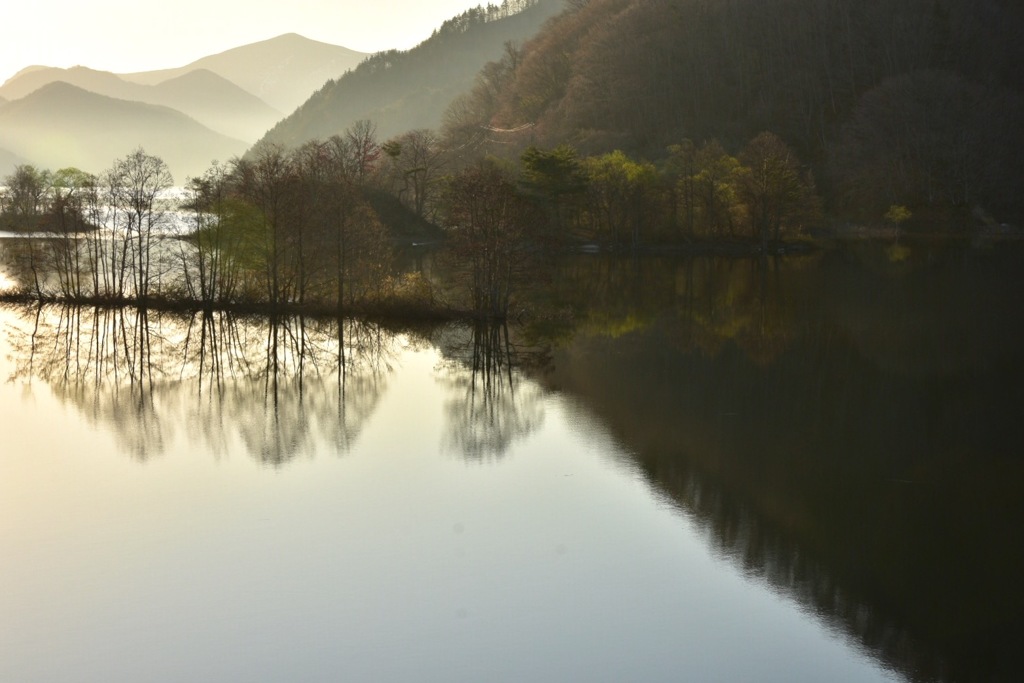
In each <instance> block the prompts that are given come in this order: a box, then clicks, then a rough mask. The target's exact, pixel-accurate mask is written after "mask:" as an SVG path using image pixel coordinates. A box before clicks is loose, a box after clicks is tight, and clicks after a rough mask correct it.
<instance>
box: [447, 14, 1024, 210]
mask: <svg viewBox="0 0 1024 683" xmlns="http://www.w3.org/2000/svg"><path fill="white" fill-rule="evenodd" d="M569 4H570V9H569V10H568V11H566V12H565V13H563V14H562V15H560V16H559V17H558V18H557V19H555V20H553V21H551V22H549V23H548V24H547V25H546V26H545V27H544V29H543V30H542V31H541V32H540V33H539V34H538V35H537V36H536V37H535V38H534V39H533V40H531V41H530V42H528V43H527V44H526V45H524V46H523V49H522V50H521V52H520V53H519V54H518V55H516V57H515V58H514V59H505V60H503V61H501V62H498V63H493V64H491V65H489V66H488V67H487V68H485V69H484V71H483V72H482V73H481V75H480V76H479V77H478V81H477V84H476V86H475V87H474V89H473V90H472V92H471V93H469V94H468V95H466V96H464V97H462V98H460V99H459V100H458V101H457V102H456V103H455V104H454V105H453V107H452V108H451V109H450V110H449V115H448V118H447V122H446V130H447V131H448V132H449V134H450V135H452V136H453V137H454V138H455V139H456V140H458V143H457V144H459V145H465V144H470V143H472V144H474V145H475V146H476V148H477V149H479V150H480V151H481V153H496V152H499V153H500V152H501V151H502V150H503V149H507V148H508V147H510V146H512V147H515V146H516V145H518V146H519V148H520V149H521V148H522V147H524V146H525V145H528V144H535V145H541V146H554V145H557V144H562V143H569V144H572V145H573V146H574V147H575V148H576V149H577V150H579V151H580V152H581V153H584V154H593V153H604V152H608V151H611V150H613V149H621V150H623V151H625V152H627V153H629V154H632V155H639V156H641V157H644V158H647V159H649V160H652V161H656V160H658V159H662V158H664V157H665V155H666V150H667V148H668V147H669V146H670V145H674V144H679V143H681V142H682V141H683V140H687V139H688V140H691V141H693V142H694V143H697V144H701V143H703V142H706V141H709V140H712V139H717V140H718V141H720V142H721V144H722V145H723V146H724V147H725V148H726V149H727V150H729V151H732V152H736V151H738V150H739V149H740V148H741V147H742V145H743V144H745V142H746V141H747V140H749V139H751V138H753V137H755V136H756V135H757V134H759V133H760V132H762V131H771V132H773V133H775V134H776V135H778V136H779V137H780V138H781V139H782V140H784V141H785V142H786V143H787V144H788V145H789V146H791V147H792V148H793V150H794V151H795V152H796V154H797V155H798V156H799V157H800V158H801V159H802V160H803V161H804V163H806V164H808V165H809V166H810V168H812V169H813V171H814V175H815V179H816V181H817V185H818V189H819V191H820V192H822V193H823V195H824V196H825V198H826V199H827V205H828V208H829V210H830V213H831V214H832V215H841V216H844V217H847V218H850V219H854V220H859V221H873V220H878V219H879V218H880V217H881V216H882V215H883V214H884V212H885V211H886V209H887V208H888V207H890V206H891V205H893V204H900V205H906V206H908V207H910V209H911V211H912V212H913V213H914V214H915V215H917V216H918V217H919V218H920V219H924V220H933V221H934V220H937V219H945V220H950V219H951V220H952V221H954V222H955V221H958V220H959V221H961V222H962V219H963V218H964V216H965V215H967V214H970V213H971V212H974V214H975V215H977V216H982V217H985V216H992V217H994V218H995V220H997V221H1019V220H1020V218H1021V213H1022V209H1024V205H1022V201H1024V200H1022V197H1021V195H1020V193H1019V192H1018V191H1017V188H1018V186H1019V181H1020V179H1021V177H1024V174H1022V162H1021V158H1020V155H1018V154H1016V153H1015V150H1016V149H1019V147H1020V143H1021V142H1022V140H1021V136H1022V133H1021V130H1020V126H1019V125H1018V123H1019V121H1021V120H1024V105H1022V96H1024V75H1022V72H1021V70H1020V68H1019V65H1020V64H1022V63H1024V46H1022V44H1021V42H1020V40H1019V36H1020V35H1022V33H1024V7H1022V6H1021V4H1020V3H1017V2H1013V1H1012V0H983V1H982V2H974V1H969V0H866V1H860V2H852V1H850V0H772V1H770V2H765V1H764V0H717V1H715V2H707V1H705V0H578V1H575V2H571V3H569ZM484 130H486V131H488V133H487V134H486V135H482V134H481V133H480V131H484ZM500 131H507V132H505V133H501V132H500Z"/></svg>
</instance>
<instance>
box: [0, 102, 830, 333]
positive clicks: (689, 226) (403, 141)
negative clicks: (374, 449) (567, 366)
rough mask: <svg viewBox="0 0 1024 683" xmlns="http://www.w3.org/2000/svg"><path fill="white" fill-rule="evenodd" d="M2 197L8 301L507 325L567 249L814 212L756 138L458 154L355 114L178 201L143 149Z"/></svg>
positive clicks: (674, 236)
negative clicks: (14, 294) (445, 316)
mask: <svg viewBox="0 0 1024 683" xmlns="http://www.w3.org/2000/svg"><path fill="white" fill-rule="evenodd" d="M4 185H5V187H4V189H3V191H2V193H0V227H2V228H4V229H7V230H16V231H22V232H33V233H40V232H42V233H50V234H49V236H48V237H47V238H46V239H34V240H26V241H24V242H20V243H18V245H17V248H16V249H15V248H14V247H12V248H11V249H15V251H17V250H20V252H21V254H20V255H21V257H22V259H21V260H22V262H23V263H25V264H27V265H26V271H27V273H28V274H29V275H28V277H26V278H23V280H26V281H25V282H23V289H24V291H23V292H22V294H23V295H29V296H33V297H35V298H39V299H47V298H61V299H65V300H71V301H110V302H126V301H130V302H140V303H143V304H144V305H155V304H156V303H158V302H159V303H163V304H165V305H187V306H207V307H214V306H216V307H222V308H223V307H231V306H236V307H243V306H248V307H252V308H266V309H282V308H291V309H296V310H299V309H315V310H339V309H348V310H353V309H359V308H363V309H368V308H374V307H376V308H378V309H382V308H384V307H387V306H392V307H404V309H405V310H407V311H408V312H412V311H415V310H419V311H424V310H433V311H440V310H446V311H448V312H452V311H462V312H465V313H469V314H475V315H483V316H488V317H504V316H506V315H507V314H508V312H509V310H510V309H511V308H512V306H513V303H514V298H515V297H514V293H515V291H516V289H517V287H518V285H519V284H520V283H521V282H523V281H527V280H536V278H537V276H538V273H539V272H541V270H542V269H539V267H538V264H539V263H540V262H541V259H542V257H544V256H546V255H549V254H551V253H553V252H555V251H558V250H560V249H563V248H565V247H567V246H572V245H577V246H578V245H584V244H585V245H590V246H592V247H599V248H606V249H617V250H623V251H627V250H632V251H636V250H639V249H642V248H646V247H651V246H657V245H668V244H685V243H691V244H692V243H716V244H720V243H723V242H728V243H730V244H732V245H741V246H740V247H738V248H742V249H745V250H748V251H761V252H766V251H767V250H768V249H769V248H771V247H772V245H777V244H780V243H781V241H782V240H784V239H787V238H791V237H793V236H797V235H799V234H801V233H802V232H803V231H804V230H805V229H806V228H807V227H809V226H812V225H814V224H815V223H816V222H817V221H818V220H820V216H821V210H820V202H819V200H818V198H817V195H816V193H815V189H814V183H813V180H812V178H811V176H810V174H809V173H808V172H807V171H806V170H805V169H803V168H802V167H801V165H800V162H799V160H798V159H797V158H796V156H795V155H794V153H793V152H792V150H791V149H790V148H789V147H787V145H786V144H785V143H784V142H783V141H782V140H781V139H780V138H779V137H778V136H776V135H774V134H772V133H762V134H760V135H758V136H756V137H755V138H753V139H752V140H750V141H749V142H748V143H747V145H746V146H745V147H744V148H743V149H742V150H740V152H739V154H737V155H735V156H734V155H732V154H730V153H729V152H728V151H726V149H725V148H724V147H723V146H722V145H721V144H719V143H718V142H716V141H713V140H712V141H709V142H705V143H703V144H700V145H698V144H695V143H693V142H691V141H688V140H684V141H682V142H681V143H679V144H677V145H674V146H672V147H671V148H670V149H669V150H668V153H667V156H666V157H665V159H664V160H663V161H662V162H661V163H660V165H658V166H655V165H654V164H652V163H650V162H647V161H643V160H639V159H633V158H630V157H629V156H628V155H626V154H625V153H623V152H621V151H614V152H610V153H607V154H602V155H597V156H589V157H581V156H580V155H578V154H577V153H576V151H575V150H574V149H573V148H572V147H570V146H567V145H561V146H557V147H554V148H550V149H540V148H537V147H528V148H526V149H525V151H524V152H523V153H522V154H521V156H520V157H519V159H518V160H508V159H505V160H499V159H496V158H485V159H476V160H470V161H466V160H460V159H459V157H458V154H457V153H455V151H453V150H452V149H451V148H449V147H447V146H446V144H445V142H444V140H443V139H442V137H441V136H439V135H437V134H436V133H434V132H433V131H429V130H416V131H411V132H408V133H405V134H403V135H401V136H398V137H396V138H393V139H391V140H388V141H386V142H383V143H381V142H379V141H378V140H377V138H376V134H375V129H374V126H373V124H371V123H370V122H367V121H360V122H358V123H357V124H355V125H354V126H353V127H351V128H350V129H348V130H347V131H345V133H344V134H342V135H336V136H333V137H331V138H329V139H327V140H318V141H312V142H308V143H306V144H304V145H302V146H301V147H299V148H297V149H295V150H285V149H283V148H280V147H275V146H269V145H268V146H263V147H262V148H260V149H257V150H255V151H254V152H252V153H250V154H249V155H247V156H246V157H244V158H241V159H233V160H231V161H230V162H229V163H227V164H217V163H215V164H213V166H212V167H211V168H210V169H209V170H208V171H207V172H206V173H205V174H204V175H203V176H202V177H198V178H190V179H188V180H187V182H186V184H185V186H184V188H180V189H179V191H178V192H173V190H174V189H175V188H174V180H173V178H172V177H171V174H170V172H169V171H168V169H167V166H166V164H165V163H164V162H163V161H162V160H161V159H160V158H158V157H155V156H152V155H149V154H147V153H146V152H145V151H144V150H143V149H141V148H140V149H137V150H135V151H134V152H132V153H130V154H129V155H127V156H126V157H124V158H122V159H119V160H117V161H115V162H114V164H113V166H112V167H111V168H110V169H109V170H107V171H106V172H104V173H102V174H100V175H93V174H89V173H86V172H83V171H81V170H78V169H73V168H69V169H61V170H58V171H56V172H50V171H40V170H37V169H35V168H33V167H31V166H19V167H17V168H16V170H15V172H14V173H13V174H11V175H10V176H8V177H7V178H6V179H5V180H4ZM402 238H404V239H405V241H423V242H426V241H435V242H438V243H440V244H442V245H443V247H442V248H441V249H440V251H439V255H438V259H437V261H438V263H439V264H440V265H441V267H440V268H438V269H436V272H438V273H444V274H445V276H444V277H440V276H438V277H433V278H430V279H428V278H427V277H425V276H424V275H422V274H408V273H405V274H400V273H399V272H398V271H397V269H396V268H395V244H396V241H401V239H402ZM11 249H9V251H10V250H11Z"/></svg>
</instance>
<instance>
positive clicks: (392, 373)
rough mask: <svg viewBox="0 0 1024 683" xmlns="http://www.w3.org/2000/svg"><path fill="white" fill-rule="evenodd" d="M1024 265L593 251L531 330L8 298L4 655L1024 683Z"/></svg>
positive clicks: (129, 665) (554, 675)
mask: <svg viewBox="0 0 1024 683" xmlns="http://www.w3.org/2000/svg"><path fill="white" fill-rule="evenodd" d="M1022 262H1024V261H1022V260H1021V259H1020V258H1018V257H1017V256H1016V255H1013V254H1009V253H1005V254H1004V253H1002V252H997V253H988V252H985V253H982V254H978V253H975V252H955V253H953V254H952V255H951V254H949V253H945V252H942V253H931V252H930V251H927V250H922V251H921V252H919V253H916V254H915V256H914V257H913V258H912V259H910V262H900V263H896V264H893V263H892V262H891V260H887V259H886V258H885V257H884V255H879V254H878V253H875V252H871V253H849V252H843V253H842V254H828V255H824V256H821V255H819V256H816V257H812V258H808V259H802V260H798V261H792V260H787V261H786V262H785V263H774V264H758V263H757V262H745V261H716V260H710V259H706V260H688V261H654V260H652V261H646V262H621V261H614V260H601V259H596V258H595V259H580V260H578V261H573V262H571V263H568V264H566V265H565V267H564V268H563V269H561V270H560V271H559V274H558V276H557V277H556V278H555V279H554V280H553V281H552V282H550V283H548V284H547V285H546V287H547V288H548V289H549V291H550V293H551V297H552V298H553V301H551V302H549V303H550V304H551V306H552V310H554V311H556V312H557V311H561V312H562V314H554V315H552V316H551V320H552V322H550V323H549V324H547V325H546V327H545V329H543V330H538V329H533V330H526V331H522V330H520V331H515V330H513V331H510V332H507V331H505V330H476V331H474V330H472V329H469V328H464V327H445V328H440V329H432V330H420V331H401V332H394V331H389V330H386V329H383V328H380V327H377V326H374V325H369V324H365V323H358V322H354V321H345V322H344V323H342V325H341V326H340V327H339V326H338V324H337V323H335V322H332V321H309V320H300V319H287V320H278V321H267V320H262V319H248V318H230V317H225V316H210V317H206V318H204V317H203V316H201V315H197V316H195V317H188V316H176V315H167V314H164V315H156V314H154V313H150V314H149V315H148V316H142V315H140V314H138V313H136V312H134V311H124V312H119V311H94V310H91V309H90V310H72V309H61V308H57V307H51V308H44V309H42V310H36V309H34V308H17V307H10V308H6V309H3V310H2V311H0V349H2V353H0V357H2V360H0V370H2V372H3V376H4V378H5V379H7V380H9V381H6V382H4V383H3V384H0V415H2V418H0V419H2V425H3V437H2V447H0V586H2V587H3V589H2V590H0V653H2V654H0V681H12V682H15V681H26V682H33V683H35V682H46V681H61V682H65V681H67V682H71V681H74V682H79V681H184V680H187V681H229V680H233V681H241V680H245V681H282V680H296V681H321V680H322V681H336V680H357V681H362V680H365V681H413V680H415V681H479V680H495V681H524V680H532V681H566V680H587V681H622V680H638V681H639V680H643V681H670V680H671V681H677V680H691V681H826V680H827V681H898V680H1012V676H1011V674H1012V673H1013V672H1014V671H1015V669H1016V667H1015V663H1014V660H1015V655H1013V653H1014V652H1015V651H1016V649H1015V648H1016V647H1017V645H1019V644H1020V636H1021V621H1020V619H1021V616H1020V615H1021V610H1022V608H1024V600H1022V595H1021V588H1020V586H1019V583H1020V582H1019V577H1020V575H1021V574H1020V572H1021V571H1022V570H1024V562H1022V561H1021V546H1022V545H1024V544H1022V543H1021V540H1022V535H1021V531H1020V526H1021V522H1022V521H1024V511H1022V505H1021V503H1020V496H1019V492H1020V490H1021V485H1022V484H1024V476H1022V474H1024V468H1022V463H1021V459H1020V453H1019V451H1020V450H1021V449H1020V448H1019V446H1020V440H1019V437H1020V435H1021V426H1020V422H1021V421H1020V408H1021V406H1022V405H1024V402H1022V401H1021V397H1022V390H1021V384H1020V380H1021V379H1022V372H1021V365H1020V360H1021V356H1020V352H1019V351H1018V350H1017V349H1018V347H1019V346H1020V344H1019V339H1020V336H1019V334H1017V335H1016V336H1013V335H1014V334H1015V333H1018V332H1019V331H1020V326H1021V325H1020V315H1021V311H1022V310H1024V308H1022V307H1021V303H1022V302H1021V293H1020V292H1021V289H1020V287H1019V284H1020V283H1019V280H1018V281H1016V284H1017V285H1018V287H1017V289H1012V288H1011V287H1010V285H1012V284H1014V282H1015V280H1014V278H1016V277H1017V276H1016V273H1019V272H1020V270H1019V268H1018V266H1019V264H1020V263H1022ZM950 278H952V280H953V281H950ZM584 304H585V305H584ZM568 311H572V312H573V313H574V315H573V316H572V317H571V318H570V316H568V315H567V314H566V312H568ZM563 314H564V315H563Z"/></svg>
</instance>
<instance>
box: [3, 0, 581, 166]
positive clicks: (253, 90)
mask: <svg viewBox="0 0 1024 683" xmlns="http://www.w3.org/2000/svg"><path fill="white" fill-rule="evenodd" d="M562 7H563V3H562V0H505V2H503V3H502V4H501V6H500V7H499V6H493V5H490V6H488V7H487V8H482V7H477V8H474V9H471V10H468V11H466V12H464V13H463V14H460V15H458V16H456V17H454V18H452V19H450V20H449V21H446V22H444V24H442V26H440V27H438V28H437V29H436V30H435V31H434V34H433V35H432V36H431V37H430V38H428V39H427V40H425V41H424V42H423V43H421V44H420V45H419V46H417V47H416V48H413V49H412V50H408V51H399V50H390V51H386V52H381V53H378V54H376V55H373V56H368V55H366V54H365V53H360V52H356V51H354V50H350V49H348V48H345V47H341V46H337V45H329V44H326V43H322V42H318V41H314V40H309V39H307V38H304V37H302V36H299V35H296V34H294V33H290V34H285V35H282V36H278V37H276V38H272V39H270V40H265V41H261V42H257V43H252V44H250V45H243V46H241V47H237V48H234V49H231V50H227V51H225V52H221V53H218V54H215V55H210V56H207V57H203V58H201V59H198V60H196V61H194V62H192V63H191V64H187V65H185V66H182V67H178V68H173V69H163V70H157V71H146V72H138V73H122V74H116V73H111V72H107V71H97V70H94V69H90V68H87V67H85V66H76V67H73V68H70V69H61V68H54V67H45V66H30V67H27V68H25V69H22V70H21V71H20V72H18V73H17V74H16V75H15V76H13V77H12V78H10V79H9V80H8V81H7V82H6V83H4V84H3V85H2V86H0V176H3V175H7V174H9V173H10V172H11V171H12V170H13V168H14V166H15V165H17V164H19V163H32V164H34V165H36V166H38V167H40V168H49V169H51V170H55V169H58V168H63V167H66V166H77V167H79V168H82V169H83V170H86V171H90V172H94V173H98V172H101V171H103V170H104V169H106V168H109V167H110V165H111V163H112V162H113V161H114V160H115V159H117V158H120V157H123V156H124V155H125V154H127V153H129V152H130V151H132V150H133V149H135V148H137V147H139V146H140V145H141V146H142V147H144V148H145V149H146V151H147V152H149V153H150V154H155V155H157V156H160V157H162V158H163V159H164V161H166V162H167V163H168V165H169V166H170V168H171V171H172V173H173V175H174V177H175V180H176V181H177V182H183V181H184V180H185V178H186V177H187V176H196V175H199V174H201V173H203V172H204V171H205V170H206V169H207V168H209V166H210V164H211V162H212V161H214V160H220V161H226V160H228V159H229V158H231V157H233V156H237V155H241V154H243V153H244V152H245V151H246V149H248V148H249V147H250V146H251V145H252V143H254V142H256V141H258V140H261V139H262V140H266V141H270V142H276V143H281V144H284V145H286V146H297V145H299V144H301V143H303V142H305V141H306V140H309V139H311V138H314V137H327V136H329V135H332V134H334V133H340V132H342V131H344V129H345V128H347V127H348V126H350V125H351V124H352V123H353V122H354V121H356V120H358V119H370V120H372V121H374V123H376V124H377V127H378V136H379V137H380V138H386V137H390V136H392V135H397V134H399V133H402V132H404V131H406V130H410V129H415V128H436V127H439V126H440V124H441V119H442V114H443V112H444V111H445V109H446V108H447V107H448V105H449V104H450V103H451V101H452V100H453V99H454V98H455V97H457V96H458V95H459V94H460V93H462V92H463V91H465V90H466V89H467V88H469V87H470V86H471V85H472V83H473V80H474V78H475V77H476V75H477V74H478V72H479V71H480V69H481V68H482V67H483V66H484V65H485V64H486V63H487V62H488V61H489V60H492V59H496V58H497V57H499V56H500V55H501V54H502V51H503V50H504V49H506V48H505V45H506V43H509V42H511V43H516V44H518V43H520V42H522V41H524V40H526V39H528V38H529V37H530V36H532V35H533V34H534V33H535V32H536V31H537V30H538V29H539V28H540V26H541V25H542V24H543V23H544V21H545V20H547V19H548V18H550V17H551V16H553V15H554V14H556V13H557V12H558V11H560V10H561V9H562ZM293 112H294V113H293ZM268 131H269V133H268Z"/></svg>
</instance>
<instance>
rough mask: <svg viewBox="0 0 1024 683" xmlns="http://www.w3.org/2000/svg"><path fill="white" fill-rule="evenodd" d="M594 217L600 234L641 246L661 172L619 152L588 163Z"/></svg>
mask: <svg viewBox="0 0 1024 683" xmlns="http://www.w3.org/2000/svg"><path fill="white" fill-rule="evenodd" d="M583 167H584V170H585V171H586V174H587V179H588V197H589V199H590V201H589V207H590V213H591V215H592V216H593V220H594V222H595V224H596V228H597V231H598V234H604V235H605V236H606V237H607V238H609V239H610V240H611V241H612V242H614V243H617V244H625V243H627V242H628V243H629V244H630V246H631V247H632V248H633V249H636V248H637V247H638V246H639V245H640V229H641V227H642V226H644V225H645V223H647V222H648V219H649V214H650V213H651V211H650V206H651V204H652V203H653V195H654V193H655V186H656V183H657V178H658V176H657V172H656V171H655V169H654V166H653V165H652V164H650V163H648V162H638V161H634V160H632V159H630V158H629V157H628V156H626V154H625V153H624V152H622V151H619V150H616V151H614V152H609V153H608V154H604V155H602V156H599V157H589V158H587V159H586V160H584V163H583Z"/></svg>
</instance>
